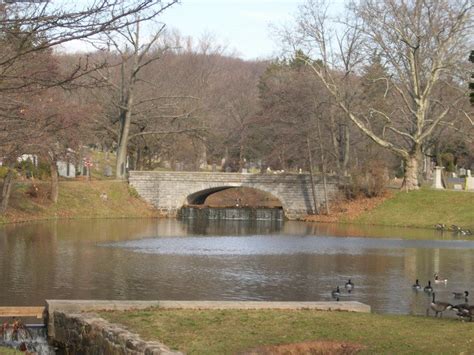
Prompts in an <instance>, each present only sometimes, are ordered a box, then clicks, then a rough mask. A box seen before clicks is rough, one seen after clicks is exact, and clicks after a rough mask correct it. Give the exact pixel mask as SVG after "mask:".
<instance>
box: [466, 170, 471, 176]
mask: <svg viewBox="0 0 474 355" xmlns="http://www.w3.org/2000/svg"><path fill="white" fill-rule="evenodd" d="M466 176H467V177H471V169H467V170H466Z"/></svg>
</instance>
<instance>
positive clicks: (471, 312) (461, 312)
mask: <svg viewBox="0 0 474 355" xmlns="http://www.w3.org/2000/svg"><path fill="white" fill-rule="evenodd" d="M451 310H453V311H455V312H456V315H457V316H458V317H460V318H469V321H470V322H472V317H473V316H474V306H470V305H468V304H467V303H461V304H457V305H455V306H452V308H451Z"/></svg>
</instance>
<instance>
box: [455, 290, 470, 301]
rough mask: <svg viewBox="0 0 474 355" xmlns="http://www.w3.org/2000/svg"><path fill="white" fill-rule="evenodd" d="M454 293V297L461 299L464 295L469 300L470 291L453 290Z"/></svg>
mask: <svg viewBox="0 0 474 355" xmlns="http://www.w3.org/2000/svg"><path fill="white" fill-rule="evenodd" d="M452 294H453V297H454V298H456V299H460V298H462V296H464V299H466V300H467V297H468V296H469V291H464V292H453V293H452ZM466 302H467V301H466Z"/></svg>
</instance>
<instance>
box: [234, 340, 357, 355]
mask: <svg viewBox="0 0 474 355" xmlns="http://www.w3.org/2000/svg"><path fill="white" fill-rule="evenodd" d="M364 349H365V346H364V345H362V344H355V343H344V342H336V341H312V342H304V343H295V344H284V345H272V346H263V347H259V348H255V349H251V350H248V351H245V352H243V353H241V354H242V355H270V354H277V355H283V354H285V355H301V354H344V355H346V354H356V353H358V352H359V351H361V350H364Z"/></svg>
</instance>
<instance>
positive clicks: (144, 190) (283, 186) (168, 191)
mask: <svg viewBox="0 0 474 355" xmlns="http://www.w3.org/2000/svg"><path fill="white" fill-rule="evenodd" d="M129 183H130V185H131V186H133V187H134V188H135V189H136V191H137V192H138V194H139V195H140V196H141V197H142V198H143V199H145V200H146V201H148V202H150V203H151V204H153V205H154V206H155V207H156V208H158V209H159V210H160V211H161V212H163V213H164V214H165V215H168V216H170V217H173V216H177V214H178V212H179V210H180V209H181V208H182V207H183V206H187V205H195V204H202V203H203V202H204V200H205V199H206V197H207V196H209V195H211V194H213V193H215V192H218V191H221V190H225V189H228V188H232V187H249V188H254V189H258V190H261V191H265V192H268V193H270V194H271V195H273V196H274V197H276V198H277V199H279V200H280V202H281V204H282V206H283V210H284V212H285V216H286V217H287V218H288V219H299V218H301V217H303V216H305V215H307V214H310V213H311V212H312V211H313V210H314V203H313V197H312V190H311V179H310V176H309V175H308V174H241V173H215V172H212V173H211V172H161V171H130V173H129ZM327 190H328V197H329V199H333V198H334V196H335V194H336V192H337V191H338V182H337V179H335V178H329V179H328V182H327ZM315 193H316V200H317V201H318V204H322V203H323V201H324V189H323V183H322V179H321V178H320V177H315Z"/></svg>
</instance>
